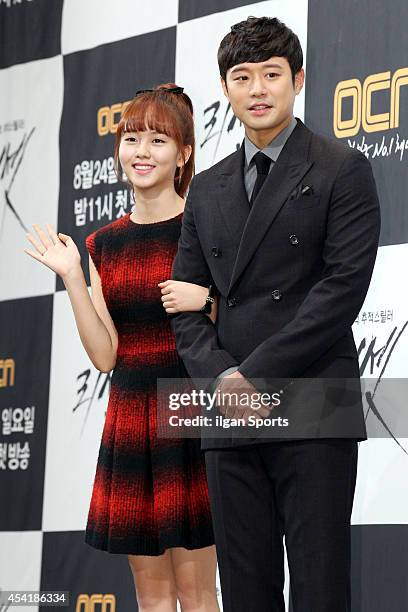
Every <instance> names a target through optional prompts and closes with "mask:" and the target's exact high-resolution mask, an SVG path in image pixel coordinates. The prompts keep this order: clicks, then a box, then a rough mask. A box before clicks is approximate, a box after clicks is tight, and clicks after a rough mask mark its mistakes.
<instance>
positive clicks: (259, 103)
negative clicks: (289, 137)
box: [221, 57, 304, 133]
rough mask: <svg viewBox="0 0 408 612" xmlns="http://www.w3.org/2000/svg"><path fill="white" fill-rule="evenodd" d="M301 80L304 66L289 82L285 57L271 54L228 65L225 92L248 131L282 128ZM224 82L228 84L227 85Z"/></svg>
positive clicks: (288, 70)
mask: <svg viewBox="0 0 408 612" xmlns="http://www.w3.org/2000/svg"><path fill="white" fill-rule="evenodd" d="M303 82H304V71H303V68H302V69H301V70H300V71H299V72H298V73H297V74H296V76H295V84H293V81H292V72H291V70H290V66H289V62H288V61H287V59H286V58H285V57H271V58H270V59H269V60H266V61H264V62H246V63H243V64H237V65H236V66H232V68H229V69H228V71H227V74H226V84H225V82H224V80H223V79H222V78H221V84H222V88H223V90H224V94H225V95H226V97H227V98H228V100H229V102H230V103H231V106H232V110H233V112H234V114H235V115H236V117H238V119H240V121H242V123H243V124H244V125H245V128H246V129H247V132H249V133H250V132H251V131H254V132H259V131H261V132H262V131H269V130H271V129H272V130H274V129H276V128H279V127H282V128H283V127H284V126H285V125H286V124H288V123H289V121H290V119H291V117H292V115H293V105H294V102H295V97H296V95H297V94H298V93H299V92H300V90H301V89H302V87H303ZM226 85H227V86H226Z"/></svg>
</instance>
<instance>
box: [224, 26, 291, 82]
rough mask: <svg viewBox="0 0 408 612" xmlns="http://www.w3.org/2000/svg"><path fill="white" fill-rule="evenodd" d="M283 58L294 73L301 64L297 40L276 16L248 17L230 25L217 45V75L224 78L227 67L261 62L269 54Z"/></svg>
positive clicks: (269, 55)
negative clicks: (229, 28)
mask: <svg viewBox="0 0 408 612" xmlns="http://www.w3.org/2000/svg"><path fill="white" fill-rule="evenodd" d="M273 56H276V57H285V58H286V59H287V61H288V63H289V66H290V69H291V72H292V81H293V83H294V82H295V74H296V73H297V72H299V70H300V69H301V68H302V66H303V53H302V47H301V45H300V42H299V39H298V37H297V36H296V34H294V32H292V30H291V29H290V28H288V27H287V26H286V25H285V24H284V23H283V22H282V21H279V19H277V18H276V17H273V18H271V17H248V19H246V20H245V21H240V22H239V23H236V24H235V25H233V26H231V32H228V34H227V35H226V36H224V38H223V39H222V41H221V43H220V46H219V48H218V54H217V59H218V66H219V69H220V75H221V76H222V78H223V79H224V81H226V80H227V79H226V76H227V70H228V69H229V68H232V67H233V66H236V65H237V64H242V63H244V62H264V61H266V60H267V59H269V58H270V57H273Z"/></svg>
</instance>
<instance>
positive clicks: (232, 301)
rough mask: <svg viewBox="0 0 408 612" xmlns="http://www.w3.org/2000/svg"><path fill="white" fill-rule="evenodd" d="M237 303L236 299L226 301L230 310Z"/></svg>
mask: <svg viewBox="0 0 408 612" xmlns="http://www.w3.org/2000/svg"><path fill="white" fill-rule="evenodd" d="M237 301H238V298H230V299H229V300H228V301H227V304H228V306H229V307H230V308H232V307H233V306H235V304H236V303H237Z"/></svg>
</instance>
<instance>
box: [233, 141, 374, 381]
mask: <svg viewBox="0 0 408 612" xmlns="http://www.w3.org/2000/svg"><path fill="white" fill-rule="evenodd" d="M379 232H380V208H379V202H378V197H377V190H376V186H375V181H374V177H373V174H372V170H371V165H370V163H369V161H368V160H367V159H366V158H365V156H364V155H363V154H361V153H359V152H357V151H350V153H349V154H347V156H346V158H345V159H344V160H343V163H342V165H341V167H340V169H339V171H338V174H337V177H336V179H335V182H334V187H333V192H332V196H331V202H330V206H329V212H328V218H327V232H326V239H325V244H324V248H323V252H322V258H323V263H324V269H323V274H322V277H321V279H320V280H319V281H318V282H317V283H316V284H315V285H313V287H312V288H311V289H310V291H309V293H308V294H307V296H306V297H305V299H304V301H303V302H302V304H301V305H300V307H299V309H298V311H297V313H296V315H295V317H294V318H293V319H292V320H291V321H290V322H289V323H288V324H287V325H285V326H284V327H283V328H282V329H281V330H279V331H278V332H277V333H275V334H273V335H272V336H270V337H269V338H267V339H266V340H265V341H264V342H262V343H261V344H260V345H258V346H257V347H256V349H255V350H254V351H253V352H252V353H251V354H250V355H249V356H248V357H247V358H246V359H245V360H244V361H243V362H242V363H241V365H240V366H239V368H238V370H239V372H241V373H242V374H243V375H244V376H245V377H246V378H248V379H251V378H258V377H261V376H262V375H265V372H267V375H268V377H271V378H295V377H297V376H301V374H302V373H303V372H304V370H306V368H308V367H309V366H310V365H312V363H313V362H314V361H315V360H317V359H319V358H320V357H321V356H322V355H323V354H324V353H325V352H326V351H328V350H329V349H330V347H331V346H332V345H333V344H334V343H335V342H336V341H337V340H339V339H340V338H342V337H343V336H344V335H346V333H347V332H348V331H349V330H350V328H351V326H352V324H353V322H354V321H355V319H356V316H357V314H358V312H359V311H360V309H361V307H362V305H363V302H364V299H365V296H366V293H367V290H368V286H369V284H370V279H371V275H372V271H373V267H374V263H375V258H376V254H377V247H378V239H379ZM283 300H284V295H283ZM282 303H283V302H282Z"/></svg>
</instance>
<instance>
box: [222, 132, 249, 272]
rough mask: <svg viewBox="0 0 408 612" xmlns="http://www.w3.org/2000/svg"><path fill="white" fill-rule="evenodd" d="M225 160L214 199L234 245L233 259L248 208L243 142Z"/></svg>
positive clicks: (246, 217)
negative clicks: (225, 165)
mask: <svg viewBox="0 0 408 612" xmlns="http://www.w3.org/2000/svg"><path fill="white" fill-rule="evenodd" d="M227 161H228V163H227V167H226V168H224V170H223V172H222V174H220V175H219V177H217V184H216V200H217V204H218V207H219V209H220V212H221V215H222V217H223V219H224V222H225V225H226V226H227V227H228V229H229V232H230V236H231V238H232V242H233V244H234V245H235V252H234V261H235V257H236V254H237V252H238V247H239V243H240V238H241V236H242V232H243V231H244V227H245V224H246V222H247V219H248V215H249V210H250V207H249V202H248V197H247V193H246V190H245V184H244V163H245V147H244V144H243V142H242V144H241V147H240V148H239V149H238V151H237V152H236V153H233V155H231V156H230V158H229V159H228V160H227Z"/></svg>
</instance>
